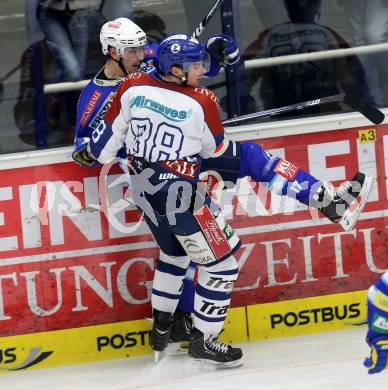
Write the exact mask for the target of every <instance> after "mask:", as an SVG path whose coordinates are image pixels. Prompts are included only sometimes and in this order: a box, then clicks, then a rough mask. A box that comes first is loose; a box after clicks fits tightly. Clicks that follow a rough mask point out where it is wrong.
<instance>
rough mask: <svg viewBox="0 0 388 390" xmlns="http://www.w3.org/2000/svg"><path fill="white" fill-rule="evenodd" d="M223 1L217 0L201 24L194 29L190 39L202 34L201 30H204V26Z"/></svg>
mask: <svg viewBox="0 0 388 390" xmlns="http://www.w3.org/2000/svg"><path fill="white" fill-rule="evenodd" d="M223 1H224V0H217V1H216V2H215V3H214V5H213V7H212V8H211V10H210V11H209V12H208V14H207V15H206V16H205V17H204V18H203V19H202V20H201V23H199V25H198V26H197V27H196V28H195V30H194V32H193V34H192V37H194V38H198V37H199V36H200V35H201V34H202V33H203V30H205V27H206V25H207V24H208V23H209V20H210V19H211V18H212V17H213V15H214V14H215V13H216V11H217V9H218V7H219V6H220V5H221V4H222V3H223Z"/></svg>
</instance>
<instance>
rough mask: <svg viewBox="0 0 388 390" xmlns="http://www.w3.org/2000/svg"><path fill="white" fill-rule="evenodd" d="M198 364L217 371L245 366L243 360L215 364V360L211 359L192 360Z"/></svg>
mask: <svg viewBox="0 0 388 390" xmlns="http://www.w3.org/2000/svg"><path fill="white" fill-rule="evenodd" d="M192 359H194V361H195V362H196V363H199V364H200V365H201V366H202V367H203V368H215V369H217V370H222V369H227V368H237V367H240V366H242V365H243V361H242V359H239V360H234V361H232V362H223V363H221V362H215V361H214V360H209V359H197V358H192Z"/></svg>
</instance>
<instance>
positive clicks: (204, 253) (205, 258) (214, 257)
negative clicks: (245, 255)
mask: <svg viewBox="0 0 388 390" xmlns="http://www.w3.org/2000/svg"><path fill="white" fill-rule="evenodd" d="M193 218H195V222H196V223H195V229H194V231H192V232H190V234H187V235H181V234H177V235H176V237H177V239H178V241H179V242H180V244H181V245H182V247H183V249H184V250H185V251H186V253H187V255H188V256H189V257H190V259H191V260H192V261H193V262H194V263H197V264H199V265H205V266H210V265H213V264H216V263H217V262H220V261H223V260H225V259H227V258H228V257H229V256H230V255H232V254H233V253H234V252H235V251H236V250H237V249H238V248H239V247H240V245H241V242H240V239H239V238H238V236H237V234H236V233H235V232H234V230H233V229H232V228H231V226H230V225H229V224H228V223H227V222H225V220H224V217H223V216H222V214H221V213H220V212H219V211H217V212H215V213H213V212H212V210H210V208H209V206H207V205H204V206H202V207H201V208H200V209H199V210H197V211H196V212H194V214H193Z"/></svg>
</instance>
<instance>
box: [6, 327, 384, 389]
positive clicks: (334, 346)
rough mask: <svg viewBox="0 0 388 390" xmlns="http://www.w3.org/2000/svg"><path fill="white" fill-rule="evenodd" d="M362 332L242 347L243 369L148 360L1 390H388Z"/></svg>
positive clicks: (86, 368)
mask: <svg viewBox="0 0 388 390" xmlns="http://www.w3.org/2000/svg"><path fill="white" fill-rule="evenodd" d="M365 330H366V328H364V327H361V328H355V329H352V330H347V331H341V332H331V333H322V334H317V335H309V336H300V337H292V338H284V339H276V340H270V341H263V342H257V343H249V344H243V345H242V348H243V351H244V365H243V366H242V367H239V368H234V369H223V370H220V369H218V370H214V369H210V368H205V367H203V366H199V365H198V364H197V363H195V362H193V361H192V360H190V359H189V358H188V357H186V356H166V357H164V359H163V360H161V361H160V362H159V363H158V364H154V363H153V362H152V361H151V360H152V357H151V356H145V357H141V358H128V359H124V360H111V361H108V362H100V363H93V364H82V365H77V366H65V367H60V368H52V369H45V370H33V371H26V372H18V373H11V374H5V375H2V376H1V377H0V389H1V390H22V389H23V390H64V389H66V390H128V389H155V390H162V389H163V390H175V389H181V390H194V389H195V390H202V389H211V390H221V389H222V390H232V389H260V390H269V389H271V390H303V389H309V390H312V389H313V390H331V389H335V390H388V370H386V371H384V372H382V373H380V374H375V375H368V374H367V370H366V369H365V368H364V367H363V365H362V361H363V359H364V357H366V356H367V355H368V354H369V350H368V347H367V346H366V344H365V342H364V336H365Z"/></svg>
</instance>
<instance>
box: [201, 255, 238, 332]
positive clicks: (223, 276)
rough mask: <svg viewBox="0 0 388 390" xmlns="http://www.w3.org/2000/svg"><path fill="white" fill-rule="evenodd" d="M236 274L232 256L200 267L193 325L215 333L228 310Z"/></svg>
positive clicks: (236, 265) (221, 324) (236, 269)
mask: <svg viewBox="0 0 388 390" xmlns="http://www.w3.org/2000/svg"><path fill="white" fill-rule="evenodd" d="M237 276H238V264H237V262H236V260H235V258H234V256H230V257H229V258H228V259H226V260H225V261H224V262H222V263H218V264H216V265H213V266H211V267H201V269H200V270H199V274H198V283H197V286H196V290H195V299H194V322H195V327H196V328H198V329H200V330H201V331H202V332H203V333H205V334H213V335H217V334H218V333H219V332H220V331H221V330H222V326H223V323H224V321H225V318H226V315H227V313H228V310H229V305H230V297H231V293H232V290H233V286H234V283H235V281H236V279H237Z"/></svg>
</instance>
